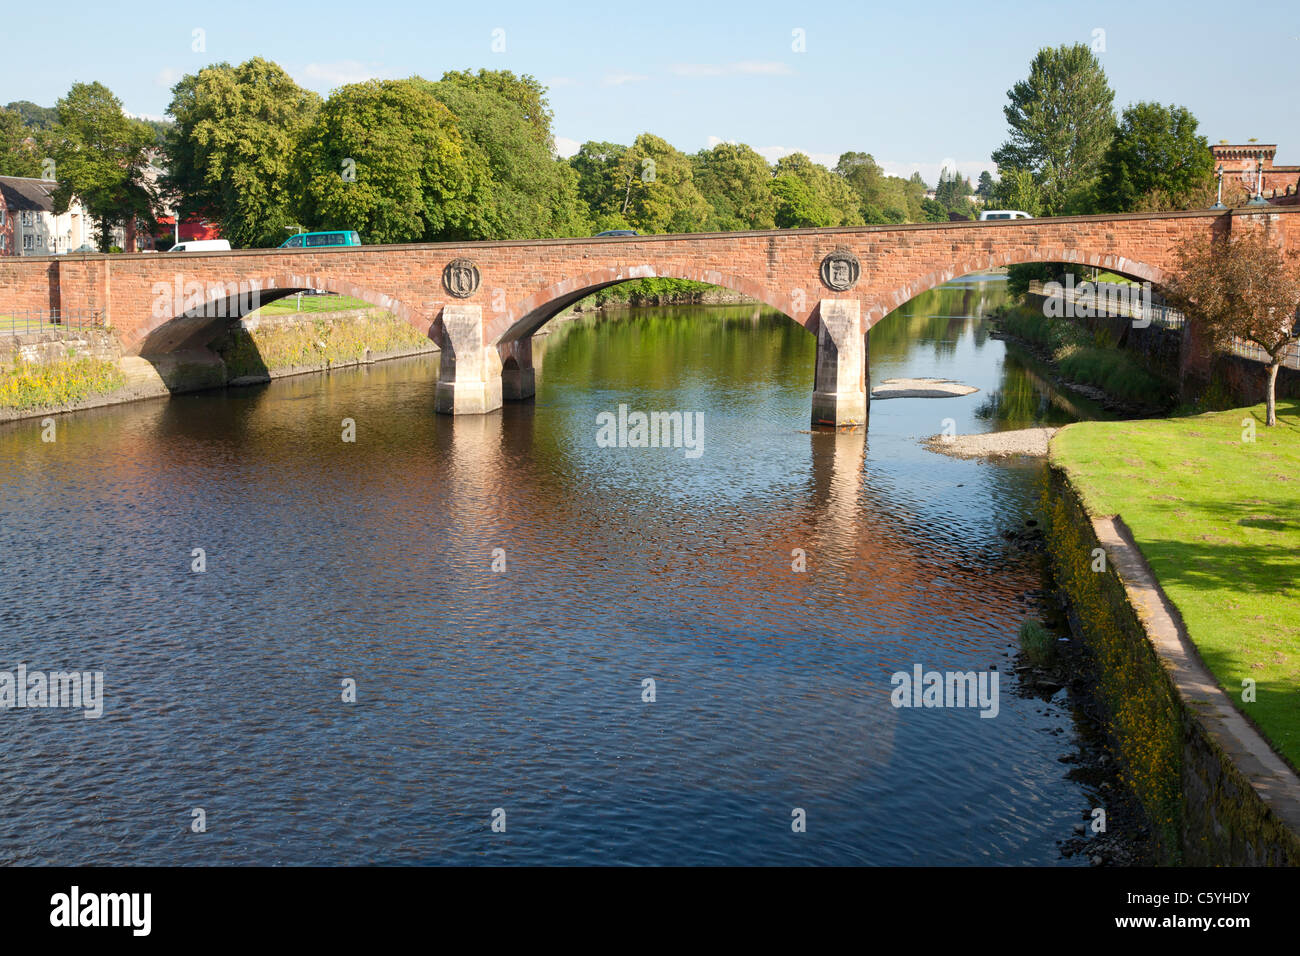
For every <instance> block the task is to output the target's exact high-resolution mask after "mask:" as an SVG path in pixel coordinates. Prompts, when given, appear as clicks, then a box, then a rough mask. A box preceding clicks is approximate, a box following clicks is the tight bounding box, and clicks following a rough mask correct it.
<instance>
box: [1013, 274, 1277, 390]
mask: <svg viewBox="0 0 1300 956" xmlns="http://www.w3.org/2000/svg"><path fill="white" fill-rule="evenodd" d="M1135 288H1138V287H1136V286H1121V285H1118V284H1117V283H1109V282H1100V283H1090V287H1089V288H1088V289H1086V290H1081V289H1080V288H1078V287H1075V288H1073V289H1067V288H1063V287H1061V286H1060V285H1059V284H1054V285H1052V286H1051V287H1050V288H1049V287H1048V286H1047V285H1045V284H1044V283H1042V282H1040V281H1039V280H1037V279H1034V280H1032V281H1031V282H1030V283H1029V294H1030V295H1037V296H1042V297H1044V298H1047V297H1050V296H1059V297H1061V299H1062V300H1063V301H1065V302H1067V303H1070V304H1072V305H1073V306H1074V307H1075V308H1078V307H1080V306H1083V307H1085V308H1086V309H1087V310H1088V314H1090V315H1110V316H1115V317H1117V318H1131V319H1134V320H1135V324H1137V323H1138V322H1141V321H1142V320H1145V321H1146V323H1147V324H1150V325H1155V326H1159V327H1160V328H1163V329H1181V328H1182V327H1183V326H1184V325H1186V324H1187V318H1186V316H1184V315H1183V313H1181V312H1179V311H1178V310H1177V309H1171V308H1170V307H1169V306H1167V305H1164V304H1155V303H1150V304H1141V303H1140V302H1139V301H1136V300H1137V295H1136V293H1135V292H1131V291H1129V292H1124V293H1120V292H1119V291H1118V290H1125V289H1126V290H1132V289H1135ZM1229 351H1230V352H1231V353H1232V354H1233V355H1239V356H1241V357H1242V358H1245V359H1250V360H1251V361H1252V362H1263V363H1265V364H1268V363H1269V362H1270V361H1271V359H1270V358H1269V357H1268V353H1267V352H1265V351H1264V350H1263V349H1262V348H1260V347H1259V346H1258V345H1256V344H1255V343H1254V342H1247V341H1246V340H1245V339H1239V338H1234V339H1233V340H1232V345H1231V346H1230V348H1229ZM1282 355H1283V358H1282V364H1283V365H1284V366H1285V367H1287V368H1293V369H1297V370H1300V346H1296V345H1289V346H1287V347H1286V349H1285V350H1283V353H1282Z"/></svg>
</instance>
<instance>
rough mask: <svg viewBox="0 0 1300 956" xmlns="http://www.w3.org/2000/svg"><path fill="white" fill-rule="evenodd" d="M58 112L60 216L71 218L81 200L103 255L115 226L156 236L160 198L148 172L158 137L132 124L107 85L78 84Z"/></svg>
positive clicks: (53, 138)
mask: <svg viewBox="0 0 1300 956" xmlns="http://www.w3.org/2000/svg"><path fill="white" fill-rule="evenodd" d="M57 108H58V111H59V122H58V125H57V126H56V127H55V128H54V129H53V130H51V131H50V142H51V147H52V148H51V158H52V159H53V160H54V163H55V171H56V176H57V178H58V182H59V184H58V187H57V188H56V189H55V190H54V211H55V212H56V213H64V212H67V210H68V207H69V206H70V205H71V204H72V202H73V200H74V199H75V200H79V201H80V202H81V205H82V207H83V208H84V209H85V210H86V215H87V216H89V217H90V218H91V219H92V220H93V221H94V222H95V225H96V232H97V239H98V242H99V249H100V251H101V252H108V251H109V249H110V247H111V244H112V231H113V227H114V226H117V225H123V224H126V223H129V222H144V223H145V224H146V225H147V227H148V228H149V229H150V230H152V228H153V226H154V225H155V218H154V207H155V205H156V203H157V197H156V196H155V194H154V192H153V189H152V188H151V187H150V185H149V184H148V182H147V181H146V179H145V176H144V171H145V169H146V168H147V167H148V165H149V154H148V151H149V148H150V147H151V146H152V144H153V131H152V130H151V129H150V128H149V127H148V126H147V125H145V124H144V123H141V122H139V121H137V120H133V119H130V118H128V117H127V116H126V114H124V113H123V112H122V103H121V101H120V100H119V99H118V98H117V97H116V96H114V95H113V93H112V91H110V90H109V88H108V87H106V86H104V84H102V83H74V84H73V85H72V88H71V89H70V90H68V95H67V96H65V97H64V98H63V99H61V100H59V103H58V107H57Z"/></svg>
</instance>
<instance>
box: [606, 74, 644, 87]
mask: <svg viewBox="0 0 1300 956" xmlns="http://www.w3.org/2000/svg"><path fill="white" fill-rule="evenodd" d="M648 79H650V77H648V76H646V75H645V74H644V73H606V74H605V79H604V80H602V81H601V82H603V83H604V84H605V85H606V86H623V85H624V84H627V83H642V82H644V81H645V80H648Z"/></svg>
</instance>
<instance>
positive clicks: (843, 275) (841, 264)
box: [822, 249, 862, 292]
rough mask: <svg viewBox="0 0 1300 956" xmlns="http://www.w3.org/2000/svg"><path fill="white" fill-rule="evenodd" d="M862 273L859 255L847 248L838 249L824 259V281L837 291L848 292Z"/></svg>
mask: <svg viewBox="0 0 1300 956" xmlns="http://www.w3.org/2000/svg"><path fill="white" fill-rule="evenodd" d="M861 274H862V266H861V265H859V264H858V257H857V256H855V255H854V254H853V253H851V252H849V251H848V250H847V249H836V250H835V251H834V252H832V253H831V254H830V255H828V256H827V257H826V258H825V259H823V260H822V281H823V282H825V283H826V285H828V286H829V287H830V288H832V289H834V290H835V291H836V292H846V291H848V290H849V289H852V288H853V287H854V285H856V284H857V281H858V276H860V275H861Z"/></svg>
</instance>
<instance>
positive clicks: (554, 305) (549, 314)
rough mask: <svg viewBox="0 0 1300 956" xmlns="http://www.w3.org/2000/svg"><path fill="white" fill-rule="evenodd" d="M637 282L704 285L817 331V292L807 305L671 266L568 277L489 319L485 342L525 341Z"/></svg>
mask: <svg viewBox="0 0 1300 956" xmlns="http://www.w3.org/2000/svg"><path fill="white" fill-rule="evenodd" d="M636 279H686V280H690V281H693V282H707V283H708V284H709V285H715V286H720V287H722V288H725V289H730V290H731V291H733V292H739V293H740V294H741V295H744V296H748V297H749V298H751V299H757V300H758V301H759V302H762V303H763V304H764V305H767V306H770V307H771V308H773V309H775V310H776V311H778V312H780V313H781V314H782V315H785V316H786V317H788V318H789V319H791V320H792V321H794V322H796V323H798V324H799V325H801V326H803V327H804V328H806V329H808V330H809V331H810V332H815V331H816V321H817V319H816V306H817V298H816V290H809V294H808V297H807V300H806V301H803V302H798V301H796V300H795V298H794V296H793V295H790V294H783V293H777V292H775V291H773V290H772V289H771V288H769V287H768V286H767V285H766V284H764V283H762V282H758V281H756V280H754V279H750V278H748V277H746V276H741V275H736V274H734V273H727V272H722V271H719V270H716V269H712V268H708V267H706V266H699V267H694V266H672V265H658V264H651V263H643V264H641V265H636V266H609V267H607V268H603V269H595V270H593V271H591V272H587V273H582V274H580V275H576V276H570V277H568V278H565V279H561V280H559V281H557V282H551V283H548V284H545V285H543V286H542V287H541V288H539V289H537V290H536V291H535V292H533V293H532V294H531V295H528V296H526V297H525V298H523V299H520V300H519V301H517V302H516V303H514V305H513V306H511V307H510V308H509V309H508V310H507V311H505V312H503V313H499V314H497V315H494V316H493V317H492V318H491V319H489V320H488V321H487V322H486V323H485V326H486V328H485V330H484V341H485V342H486V343H488V344H489V345H508V344H509V343H511V342H515V341H518V340H519V339H523V338H527V337H528V336H530V335H532V334H533V333H534V332H536V331H537V330H538V329H540V328H541V327H542V326H543V325H545V324H546V323H547V322H549V321H550V320H551V319H553V318H555V316H557V315H559V314H560V313H561V312H563V311H564V310H565V309H567V308H569V306H571V305H573V304H574V303H576V302H578V301H579V300H581V299H584V298H586V297H587V296H589V295H591V294H592V293H594V292H599V291H600V290H601V289H606V288H609V287H610V286H613V285H618V284H620V283H622V282H631V281H634V280H636Z"/></svg>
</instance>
